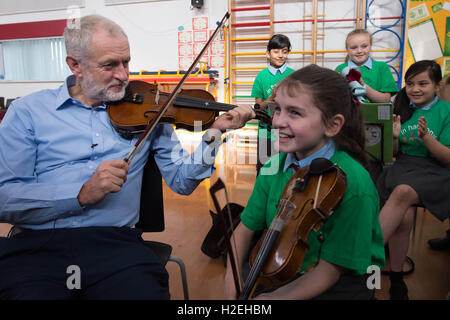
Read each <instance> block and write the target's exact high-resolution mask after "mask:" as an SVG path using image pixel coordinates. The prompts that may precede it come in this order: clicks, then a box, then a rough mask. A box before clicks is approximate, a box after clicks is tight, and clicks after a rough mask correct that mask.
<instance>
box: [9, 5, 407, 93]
mask: <svg viewBox="0 0 450 320" xmlns="http://www.w3.org/2000/svg"><path fill="white" fill-rule="evenodd" d="M21 1H22V2H23V1H28V0H21ZM29 1H35V0H29ZM48 1H54V2H55V3H58V0H47V2H48ZM74 1H75V0H74ZM82 2H84V7H81V9H80V11H81V15H86V14H91V13H97V14H101V15H104V16H106V17H108V18H110V19H112V20H114V21H116V22H117V23H118V24H120V25H121V26H122V27H123V28H124V30H125V32H126V33H127V34H128V37H129V40H130V46H131V57H132V59H131V62H130V70H131V71H140V70H151V71H156V70H160V69H164V70H177V69H178V38H177V36H178V28H179V27H184V29H185V30H192V18H193V17H199V16H207V17H208V22H209V29H214V28H215V25H216V21H219V20H220V19H221V18H222V17H223V15H224V14H225V12H226V11H227V9H228V0H204V3H205V4H204V7H203V8H201V9H195V8H192V7H191V5H190V3H191V1H190V0H159V1H158V0H153V1H150V0H149V2H141V3H130V4H122V5H112V6H106V5H105V4H104V0H84V1H82ZM241 2H242V1H241ZM262 2H264V1H262V0H252V1H250V2H249V1H243V5H241V6H254V5H258V4H259V3H262ZM265 2H267V1H265ZM324 2H325V7H324V8H325V13H326V18H327V19H338V18H354V17H355V15H356V14H355V1H351V0H326V1H324ZM324 2H323V1H320V2H319V3H320V7H319V13H322V8H323V7H322V6H323V3H324ZM77 3H80V1H79V0H77ZM371 10H372V14H373V15H375V16H376V15H381V16H386V15H387V16H393V15H399V14H400V10H399V5H398V1H390V0H379V1H376V2H374V5H373V6H372V9H371ZM70 13H71V12H70V11H68V10H52V11H46V12H30V13H21V14H2V13H1V12H0V24H7V23H18V22H32V21H42V20H57V19H67V18H69V17H70ZM304 13H306V14H308V13H309V14H311V1H310V0H299V1H297V0H275V20H293V19H302V18H303V17H302V15H303V14H304ZM253 14H254V13H253ZM383 23H384V24H388V23H390V22H388V21H386V22H383ZM305 25H306V24H305ZM354 26H355V24H354V23H351V22H348V23H341V22H340V23H327V24H326V25H325V29H324V30H323V31H324V33H325V38H324V41H323V45H322V43H321V42H319V45H318V50H324V49H325V50H333V49H341V50H343V49H344V39H345V35H346V34H347V33H348V32H349V31H351V30H352V29H353V28H354ZM369 30H371V31H372V30H373V28H372V27H370V28H369ZM398 31H400V30H398ZM255 32H256V33H257V31H255ZM275 32H280V33H286V34H287V35H288V36H289V37H290V38H291V41H292V43H293V48H292V49H293V50H311V46H310V40H308V39H306V38H305V39H304V36H303V35H304V34H305V33H308V32H310V24H308V25H307V27H306V29H305V30H303V26H302V25H301V24H275ZM319 32H322V29H321V28H319ZM247 36H251V34H248V35H247ZM254 36H262V35H258V34H255V35H254ZM374 40H375V44H374V49H378V48H398V44H397V43H396V40H395V37H394V36H393V35H391V34H388V32H381V33H379V34H378V36H376V37H375V39H374ZM247 45H248V46H249V47H248V50H250V51H255V47H254V45H251V44H247ZM264 45H265V44H264ZM264 45H263V48H264ZM258 50H259V51H261V49H258ZM389 55H391V56H392V53H381V54H376V55H375V58H378V59H380V60H385V59H386V57H387V56H389ZM344 56H345V55H343V54H328V55H326V56H325V58H324V59H318V62H317V63H318V64H321V65H324V66H327V67H330V68H334V67H336V66H337V65H338V64H339V63H341V61H343V59H344ZM245 61H246V62H245V63H247V64H249V65H251V64H255V63H256V64H259V65H264V64H265V58H264V57H261V58H259V59H256V60H254V61H249V59H246V60H245ZM290 61H291V64H292V66H293V67H294V68H299V67H301V66H303V65H305V64H308V63H309V61H310V57H309V56H306V55H305V56H299V55H297V56H293V55H292V56H290ZM218 70H219V72H220V79H219V85H218V90H217V93H218V100H219V101H223V91H224V89H223V75H224V69H218ZM252 77H254V75H252V76H251V78H252ZM60 84H61V82H48V81H47V82H6V81H1V80H0V96H5V97H16V96H23V95H26V94H28V93H31V92H33V91H36V90H39V89H42V88H54V87H57V86H59V85H60Z"/></svg>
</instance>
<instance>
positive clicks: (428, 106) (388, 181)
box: [377, 60, 450, 300]
mask: <svg viewBox="0 0 450 320" xmlns="http://www.w3.org/2000/svg"><path fill="white" fill-rule="evenodd" d="M441 78H442V75H441V68H440V66H439V64H437V63H436V62H434V61H431V60H423V61H418V62H416V63H414V64H412V65H411V66H410V67H409V68H408V71H406V74H405V83H406V86H405V87H404V88H403V89H402V90H401V91H400V92H399V94H398V95H397V96H396V97H395V101H394V128H393V137H394V144H393V146H394V154H397V153H398V154H397V160H396V161H395V162H394V164H393V165H392V166H391V167H390V168H388V169H385V170H384V171H383V173H382V175H381V176H380V178H379V179H378V183H377V186H378V190H379V194H380V197H381V199H382V200H386V203H385V205H384V206H383V208H382V210H381V212H380V224H381V228H382V231H383V237H384V241H385V243H389V256H390V267H391V271H390V280H391V288H390V291H389V292H390V295H391V299H392V300H406V299H408V294H407V292H408V289H407V286H406V284H405V282H404V281H403V272H402V271H403V263H404V261H405V258H406V254H407V252H408V247H409V238H410V231H411V227H412V224H413V215H414V211H415V210H416V208H415V205H417V204H420V203H422V204H423V205H424V206H425V207H426V208H427V209H428V210H429V211H430V212H431V213H432V214H433V215H434V216H435V217H436V218H438V219H440V220H441V221H443V220H444V219H446V218H448V217H449V213H450V210H449V208H450V197H449V196H448V190H449V189H450V103H448V102H445V101H442V100H440V99H439V97H438V96H436V93H437V91H438V86H439V83H440V81H441Z"/></svg>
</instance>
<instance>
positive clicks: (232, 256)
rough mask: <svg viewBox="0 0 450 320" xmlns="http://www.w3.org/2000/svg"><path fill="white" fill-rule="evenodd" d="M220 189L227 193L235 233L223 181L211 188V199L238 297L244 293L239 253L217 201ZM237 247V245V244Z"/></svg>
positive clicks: (231, 225)
mask: <svg viewBox="0 0 450 320" xmlns="http://www.w3.org/2000/svg"><path fill="white" fill-rule="evenodd" d="M220 189H224V191H225V201H226V202H227V212H228V218H229V220H230V228H231V233H233V231H234V225H233V218H232V217H231V210H230V205H229V201H228V194H227V189H226V188H225V184H224V183H223V182H222V180H221V179H220V178H219V179H217V181H216V183H214V184H213V185H212V186H211V188H209V193H210V194H211V198H212V199H213V203H214V207H215V208H216V211H217V214H218V215H219V218H220V220H221V225H222V233H223V236H224V239H225V245H226V246H227V250H228V254H229V256H230V264H231V268H232V270H233V278H234V285H235V287H236V292H237V296H240V295H241V292H242V289H241V288H242V286H241V281H240V276H239V269H238V262H237V259H238V257H237V253H236V256H235V253H234V250H233V246H232V245H231V241H230V236H229V235H228V230H227V225H226V222H225V217H224V216H223V214H222V210H221V209H220V206H219V202H218V201H217V198H216V195H215V193H216V192H217V191H219V190H220ZM235 247H236V244H235Z"/></svg>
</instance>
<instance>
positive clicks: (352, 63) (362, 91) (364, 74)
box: [336, 29, 398, 103]
mask: <svg viewBox="0 0 450 320" xmlns="http://www.w3.org/2000/svg"><path fill="white" fill-rule="evenodd" d="M371 48H372V35H371V34H370V32H368V31H367V30H363V29H356V30H353V31H352V32H350V33H349V34H348V35H347V39H346V40H345V49H346V50H347V58H346V62H345V63H343V64H341V65H339V66H338V67H337V68H336V71H338V72H340V73H341V74H343V75H344V76H346V75H347V73H348V71H349V70H350V69H355V68H356V69H358V70H359V72H360V73H361V78H360V80H359V84H358V89H357V93H358V95H359V96H361V97H362V98H363V99H365V102H374V103H389V102H390V100H391V96H392V95H393V94H395V93H397V91H398V90H397V85H396V84H395V81H394V77H393V76H392V73H391V71H390V69H389V66H388V65H387V64H386V63H385V62H382V61H376V60H374V59H372V58H371V57H370V50H371ZM347 59H348V60H347Z"/></svg>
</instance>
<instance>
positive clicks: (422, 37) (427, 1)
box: [403, 0, 450, 75]
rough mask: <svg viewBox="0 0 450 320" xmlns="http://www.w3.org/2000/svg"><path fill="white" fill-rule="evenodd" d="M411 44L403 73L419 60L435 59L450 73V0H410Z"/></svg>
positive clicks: (409, 42)
mask: <svg viewBox="0 0 450 320" xmlns="http://www.w3.org/2000/svg"><path fill="white" fill-rule="evenodd" d="M407 27H408V29H407V35H408V46H407V47H406V55H405V63H404V70H403V75H404V73H405V72H406V70H408V68H409V66H410V65H411V64H413V63H414V62H416V61H420V60H435V61H436V62H437V63H439V65H440V66H441V67H442V74H443V75H447V74H449V73H450V1H449V0H408V23H407Z"/></svg>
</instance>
